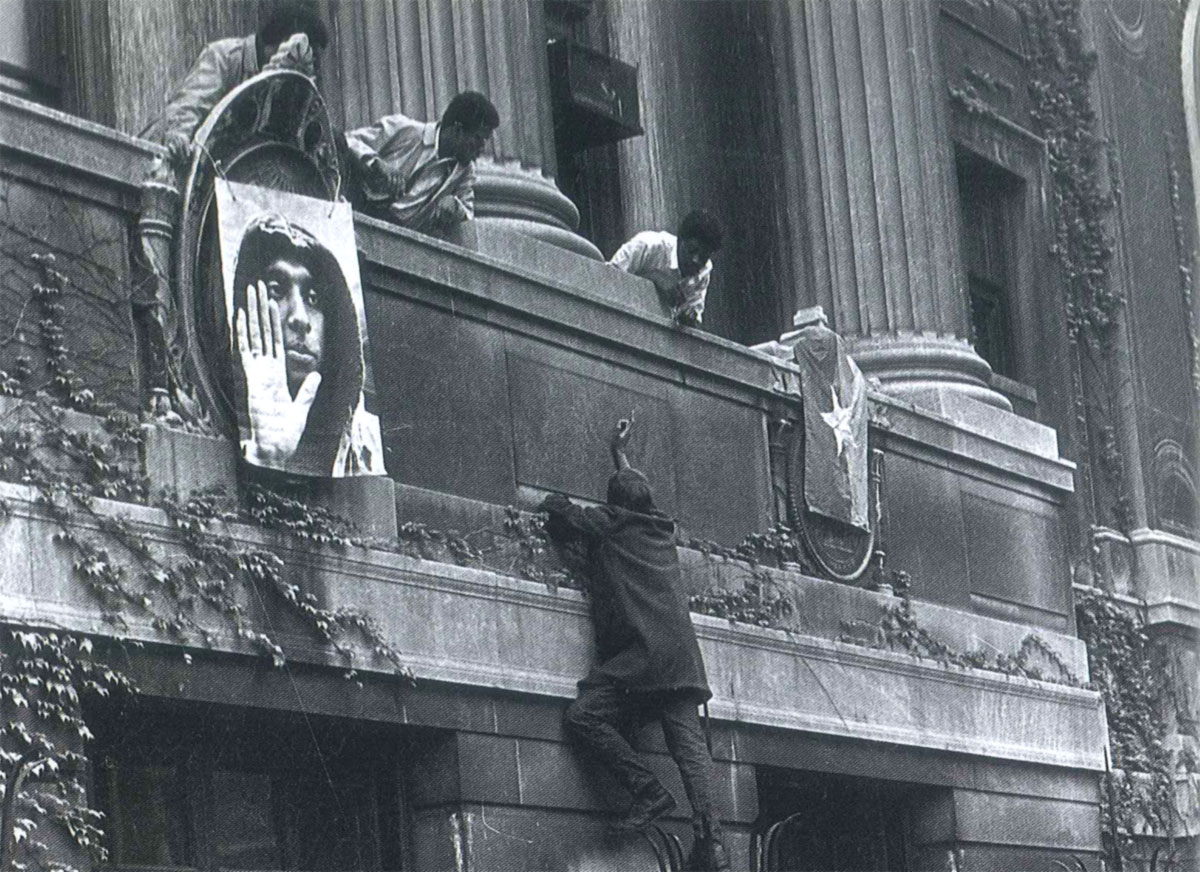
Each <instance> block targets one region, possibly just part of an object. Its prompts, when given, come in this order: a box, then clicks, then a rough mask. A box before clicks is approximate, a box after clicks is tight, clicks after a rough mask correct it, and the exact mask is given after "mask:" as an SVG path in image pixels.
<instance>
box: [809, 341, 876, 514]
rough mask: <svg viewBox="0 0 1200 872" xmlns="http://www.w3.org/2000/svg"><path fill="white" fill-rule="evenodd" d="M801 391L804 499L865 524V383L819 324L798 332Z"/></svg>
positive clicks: (814, 508)
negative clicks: (802, 403)
mask: <svg viewBox="0 0 1200 872" xmlns="http://www.w3.org/2000/svg"><path fill="white" fill-rule="evenodd" d="M797 339H798V341H797V342H796V345H795V351H794V354H795V360H796V364H797V366H799V368H800V388H801V392H802V394H803V396H804V442H805V450H804V501H805V503H806V504H807V507H808V510H809V511H812V512H816V513H818V514H820V515H823V516H825V517H827V518H831V519H833V520H835V521H841V522H842V523H844V524H850V525H851V526H854V527H858V528H860V529H863V530H867V529H869V528H870V521H869V520H868V508H867V486H868V480H867V479H868V476H867V470H868V464H867V386H866V379H865V378H863V374H862V372H861V371H860V370H859V368H858V366H857V365H856V364H855V363H854V361H853V360H851V359H850V356H849V355H848V354H846V352H845V350H844V349H843V347H842V339H841V337H840V336H838V335H837V334H836V333H835V332H833V331H832V330H830V329H829V328H828V327H826V326H824V325H823V324H818V325H811V326H808V327H804V328H803V329H801V330H800V331H799V332H798V336H797Z"/></svg>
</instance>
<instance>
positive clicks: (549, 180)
mask: <svg viewBox="0 0 1200 872" xmlns="http://www.w3.org/2000/svg"><path fill="white" fill-rule="evenodd" d="M331 24H332V26H333V29H334V40H333V43H334V47H333V48H334V53H333V56H332V57H330V58H329V60H328V62H327V65H326V67H327V69H326V74H327V75H328V76H329V78H330V79H331V80H334V81H335V82H336V84H335V87H334V89H333V90H336V91H337V92H339V93H340V97H341V103H342V113H341V114H342V122H343V124H345V126H346V127H354V126H358V125H362V124H368V123H370V122H371V121H372V120H374V119H375V118H378V117H379V116H381V115H387V114H390V113H393V112H403V113H404V114H405V115H410V116H412V117H414V118H423V119H429V120H433V119H436V118H438V117H440V115H441V113H442V111H443V110H444V109H445V108H446V105H447V104H448V103H449V102H450V100H451V98H452V97H453V96H454V95H455V94H457V93H458V92H460V91H465V90H475V91H482V92H483V93H485V94H487V95H488V97H489V98H490V99H491V100H492V102H493V103H495V104H496V108H497V109H498V110H499V112H500V128H499V129H498V130H497V131H496V133H495V135H494V137H493V139H492V145H491V147H490V148H489V154H488V155H487V156H486V157H484V158H481V159H480V160H479V162H478V163H477V165H476V172H477V173H478V176H479V179H478V182H477V183H476V187H475V201H476V218H477V220H478V221H480V222H484V223H488V224H493V225H499V226H503V227H507V228H509V229H513V230H517V231H519V232H521V233H525V234H527V235H530V236H534V237H536V238H538V239H541V240H543V241H546V242H550V243H553V244H554V245H558V246H560V247H562V248H567V249H570V250H572V251H576V252H578V253H580V254H584V255H586V256H589V257H595V258H599V256H600V253H599V251H597V250H596V247H595V246H594V245H592V244H591V243H590V242H588V241H587V240H586V239H584V238H583V237H581V236H579V235H578V234H576V233H575V232H574V230H575V228H576V227H577V226H578V224H579V211H578V210H577V209H576V208H575V205H574V204H573V203H572V202H571V201H570V200H569V199H567V197H566V196H565V195H563V193H562V192H561V191H559V189H558V186H557V185H556V184H555V182H554V171H555V165H554V136H553V123H552V120H551V117H550V88H549V81H548V74H547V68H546V38H545V27H544V24H543V19H542V3H541V2H540V0H504V2H492V0H461V2H459V0H456V2H453V3H448V2H443V0H377V2H371V3H357V2H351V3H338V4H337V5H336V7H335V8H334V10H333V12H332V15H331Z"/></svg>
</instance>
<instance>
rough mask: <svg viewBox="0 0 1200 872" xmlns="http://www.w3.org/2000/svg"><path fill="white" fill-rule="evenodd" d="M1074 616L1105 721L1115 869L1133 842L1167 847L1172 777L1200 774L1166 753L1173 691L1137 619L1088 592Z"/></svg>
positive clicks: (1109, 848)
mask: <svg viewBox="0 0 1200 872" xmlns="http://www.w3.org/2000/svg"><path fill="white" fill-rule="evenodd" d="M1075 614H1076V624H1077V627H1078V632H1079V637H1080V638H1081V639H1083V641H1084V643H1085V644H1086V645H1087V650H1088V669H1089V671H1090V673H1091V679H1092V680H1091V684H1092V686H1093V687H1094V688H1096V689H1097V690H1099V691H1100V694H1101V696H1102V697H1103V698H1104V704H1105V710H1106V713H1107V716H1108V730H1109V747H1110V749H1111V752H1112V759H1111V766H1112V771H1111V772H1109V773H1107V774H1106V775H1105V779H1104V784H1103V786H1102V795H1101V816H1102V827H1103V829H1102V832H1103V837H1104V847H1105V852H1106V854H1107V856H1108V859H1109V862H1110V863H1111V864H1112V866H1113V868H1114V869H1120V868H1122V865H1123V864H1124V863H1127V862H1130V861H1131V860H1132V859H1133V858H1134V857H1135V856H1136V854H1137V846H1136V837H1137V836H1138V835H1159V836H1163V835H1164V834H1165V835H1166V838H1167V839H1168V841H1172V840H1173V839H1172V835H1171V834H1172V833H1173V832H1174V829H1175V827H1176V826H1177V825H1178V823H1179V822H1180V819H1181V815H1180V810H1179V807H1178V805H1177V800H1176V793H1175V783H1176V777H1177V776H1178V775H1180V774H1191V773H1195V772H1197V771H1200V769H1198V768H1197V765H1196V761H1195V760H1194V759H1192V758H1191V757H1190V756H1188V755H1176V754H1174V753H1173V752H1172V751H1171V749H1170V747H1169V746H1168V743H1167V717H1166V715H1167V712H1168V711H1169V710H1170V708H1171V706H1172V705H1173V703H1174V700H1173V693H1172V688H1171V686H1170V683H1169V680H1168V678H1167V673H1166V671H1165V670H1164V669H1163V668H1162V667H1163V664H1162V663H1161V662H1160V660H1159V657H1158V654H1157V652H1156V651H1155V650H1154V647H1153V645H1152V642H1151V639H1150V637H1149V635H1148V634H1147V633H1146V629H1145V625H1144V622H1143V620H1142V617H1141V615H1140V613H1139V612H1137V611H1131V610H1130V609H1129V607H1122V606H1121V605H1119V604H1117V603H1116V602H1114V601H1113V599H1112V598H1111V597H1110V596H1108V595H1106V594H1104V593H1103V592H1101V591H1092V590H1086V591H1082V592H1080V593H1079V594H1077V596H1076V600H1075Z"/></svg>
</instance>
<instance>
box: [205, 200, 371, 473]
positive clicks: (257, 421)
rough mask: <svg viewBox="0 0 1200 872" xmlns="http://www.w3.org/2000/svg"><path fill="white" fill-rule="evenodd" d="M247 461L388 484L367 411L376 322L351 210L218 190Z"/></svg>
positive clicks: (236, 388) (236, 385)
mask: <svg viewBox="0 0 1200 872" xmlns="http://www.w3.org/2000/svg"><path fill="white" fill-rule="evenodd" d="M216 195H217V214H218V220H219V229H220V240H221V273H222V277H223V280H224V290H225V311H226V322H227V323H226V327H227V329H228V331H229V337H230V349H229V352H230V355H231V357H232V360H233V367H232V370H233V381H234V384H233V397H234V398H235V406H236V409H237V419H238V430H239V437H240V440H241V449H242V457H243V458H244V459H245V460H246V461H247V462H248V463H251V464H253V465H255V466H261V467H267V468H270V469H277V470H282V471H285V472H289V473H295V474H299V475H306V476H314V477H322V478H339V477H342V476H350V475H383V474H384V468H383V449H382V444H381V440H380V433H379V419H378V417H376V416H375V415H373V414H371V413H369V412H367V411H366V409H365V407H364V403H363V384H364V371H365V366H364V358H363V348H364V346H365V344H366V318H365V316H364V314H363V302H362V284H361V281H360V279H359V273H358V252H357V249H356V247H355V244H354V219H353V213H352V211H351V208H350V205H349V204H348V203H331V202H329V201H326V200H317V199H314V198H311V197H303V196H300V195H298V194H291V193H287V192H284V191H277V190H273V189H269V188H260V187H257V186H255V185H244V184H238V183H236V182H227V181H224V180H221V179H218V180H217V181H216Z"/></svg>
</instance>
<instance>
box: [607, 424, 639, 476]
mask: <svg viewBox="0 0 1200 872" xmlns="http://www.w3.org/2000/svg"><path fill="white" fill-rule="evenodd" d="M632 430H633V415H630V416H629V417H628V418H622V419H621V420H620V421H618V422H617V426H616V427H614V428H613V432H612V436H610V437H609V440H608V450H609V451H610V452H611V453H612V461H613V466H614V467H616V469H617V471H618V472H620V471H621V470H622V469H629V458H628V457H626V456H625V449H626V447H627V446H628V445H629V434H630V432H631V431H632Z"/></svg>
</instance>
